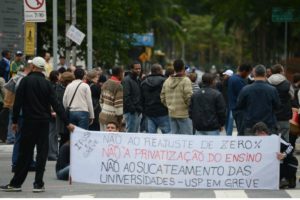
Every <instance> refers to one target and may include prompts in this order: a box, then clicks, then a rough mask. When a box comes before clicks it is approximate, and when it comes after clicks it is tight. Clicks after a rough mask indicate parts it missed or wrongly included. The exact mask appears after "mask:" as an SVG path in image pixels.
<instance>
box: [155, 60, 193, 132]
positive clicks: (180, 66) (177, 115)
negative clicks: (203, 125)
mask: <svg viewBox="0 0 300 200" xmlns="http://www.w3.org/2000/svg"><path fill="white" fill-rule="evenodd" d="M173 65H174V70H175V74H174V75H171V76H170V77H169V78H168V79H167V80H166V81H165V82H164V84H163V88H162V91H161V94H160V99H161V102H162V103H163V104H164V105H165V106H166V107H167V108H168V112H169V116H170V119H171V132H172V133H173V134H188V135H191V134H192V133H193V128H192V121H191V120H190V119H189V105H190V100H191V96H192V94H193V90H192V82H191V80H190V79H189V78H188V77H187V76H186V75H185V68H184V63H183V61H182V60H175V61H174V63H173Z"/></svg>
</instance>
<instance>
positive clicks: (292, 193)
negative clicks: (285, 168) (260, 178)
mask: <svg viewBox="0 0 300 200" xmlns="http://www.w3.org/2000/svg"><path fill="white" fill-rule="evenodd" d="M285 192H286V193H288V195H290V197H292V198H300V190H298V189H290V190H285Z"/></svg>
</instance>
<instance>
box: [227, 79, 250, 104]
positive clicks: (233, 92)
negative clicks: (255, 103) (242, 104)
mask: <svg viewBox="0 0 300 200" xmlns="http://www.w3.org/2000/svg"><path fill="white" fill-rule="evenodd" d="M227 84H228V85H227V93H228V105H229V109H230V110H234V109H235V107H236V102H237V98H238V96H239V94H240V91H241V90H242V89H243V87H245V86H246V84H247V83H246V80H245V79H243V78H242V77H241V76H239V75H237V74H234V75H232V76H231V77H230V78H229V79H228V83H227Z"/></svg>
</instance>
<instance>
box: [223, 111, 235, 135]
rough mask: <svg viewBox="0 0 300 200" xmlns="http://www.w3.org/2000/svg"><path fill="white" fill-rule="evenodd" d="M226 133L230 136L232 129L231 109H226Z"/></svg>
mask: <svg viewBox="0 0 300 200" xmlns="http://www.w3.org/2000/svg"><path fill="white" fill-rule="evenodd" d="M225 130H226V135H228V136H231V135H232V131H233V116H232V111H231V110H227V121H226V124H225Z"/></svg>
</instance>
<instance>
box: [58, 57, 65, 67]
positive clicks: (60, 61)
mask: <svg viewBox="0 0 300 200" xmlns="http://www.w3.org/2000/svg"><path fill="white" fill-rule="evenodd" d="M65 63H66V57H65V56H63V55H60V56H59V64H61V65H65Z"/></svg>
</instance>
